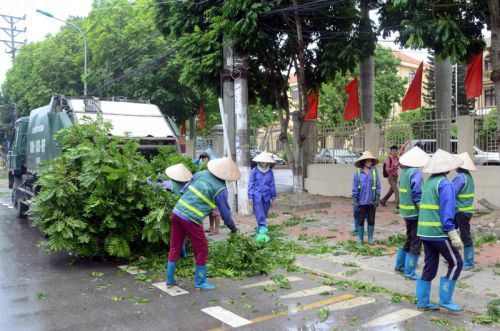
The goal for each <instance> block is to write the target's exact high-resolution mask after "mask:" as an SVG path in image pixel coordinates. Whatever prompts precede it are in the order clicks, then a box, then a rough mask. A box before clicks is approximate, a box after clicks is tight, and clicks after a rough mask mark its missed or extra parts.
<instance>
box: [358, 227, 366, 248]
mask: <svg viewBox="0 0 500 331" xmlns="http://www.w3.org/2000/svg"><path fill="white" fill-rule="evenodd" d="M364 236H365V226H364V225H363V226H358V243H359V244H362V243H363V237H364Z"/></svg>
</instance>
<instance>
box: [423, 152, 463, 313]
mask: <svg viewBox="0 0 500 331" xmlns="http://www.w3.org/2000/svg"><path fill="white" fill-rule="evenodd" d="M463 163H464V161H462V160H461V159H460V158H458V157H457V156H456V155H452V154H450V153H448V152H446V151H443V150H441V149H438V150H437V151H436V153H435V154H434V155H433V156H432V158H431V159H430V161H429V162H428V163H427V164H426V165H425V167H424V168H423V171H424V173H427V174H430V175H431V176H430V177H429V178H428V179H427V180H426V181H425V183H424V188H423V191H422V200H421V201H420V213H419V215H418V227H417V236H419V237H420V239H421V240H422V243H423V245H424V254H425V265H424V270H423V271H422V277H421V278H420V279H418V280H417V288H416V291H417V309H420V310H438V309H439V307H442V308H445V309H448V310H450V311H462V310H463V308H462V307H460V306H459V305H457V304H455V303H453V292H454V290H455V285H456V282H457V279H458V277H459V276H460V272H461V271H462V266H463V261H462V257H461V256H460V251H459V249H462V248H463V243H462V240H461V239H460V235H459V234H458V231H457V229H456V227H455V224H454V223H453V219H454V218H455V205H456V202H455V192H454V190H453V185H452V183H451V182H450V181H449V180H448V179H447V178H446V175H447V174H448V173H449V172H450V171H452V170H455V169H457V168H459V167H460V166H461V165H462V164H463ZM439 255H442V256H443V258H444V259H445V260H446V261H447V262H448V272H447V273H446V276H444V277H441V279H440V284H439V285H440V286H439V307H437V306H436V305H434V304H431V303H430V294H431V283H432V280H433V279H434V277H436V274H437V271H438V266H439Z"/></svg>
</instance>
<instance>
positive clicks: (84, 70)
mask: <svg viewBox="0 0 500 331" xmlns="http://www.w3.org/2000/svg"><path fill="white" fill-rule="evenodd" d="M36 12H37V13H40V14H42V15H45V16H47V17H50V18H53V19H55V20H56V21H59V22H63V23H64V24H67V25H71V26H72V27H74V28H75V29H77V30H78V31H80V33H81V34H82V37H83V52H84V63H83V95H87V38H85V33H84V32H83V30H82V29H80V27H78V26H77V25H75V24H73V23H70V22H66V21H63V20H61V19H59V18H57V17H54V15H52V14H51V13H48V12H46V11H43V10H41V9H37V10H36Z"/></svg>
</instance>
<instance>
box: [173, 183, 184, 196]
mask: <svg viewBox="0 0 500 331" xmlns="http://www.w3.org/2000/svg"><path fill="white" fill-rule="evenodd" d="M170 182H171V183H172V193H173V194H175V195H177V196H180V195H181V190H182V188H183V187H184V185H186V183H182V182H178V181H176V180H173V179H171V180H170Z"/></svg>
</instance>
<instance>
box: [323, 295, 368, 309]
mask: <svg viewBox="0 0 500 331" xmlns="http://www.w3.org/2000/svg"><path fill="white" fill-rule="evenodd" d="M373 302H375V298H370V297H356V298H352V299H349V300H346V301H342V302H337V303H334V304H331V305H329V306H328V310H330V311H337V310H344V309H350V308H354V307H359V306H363V305H367V304H369V303H373Z"/></svg>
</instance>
